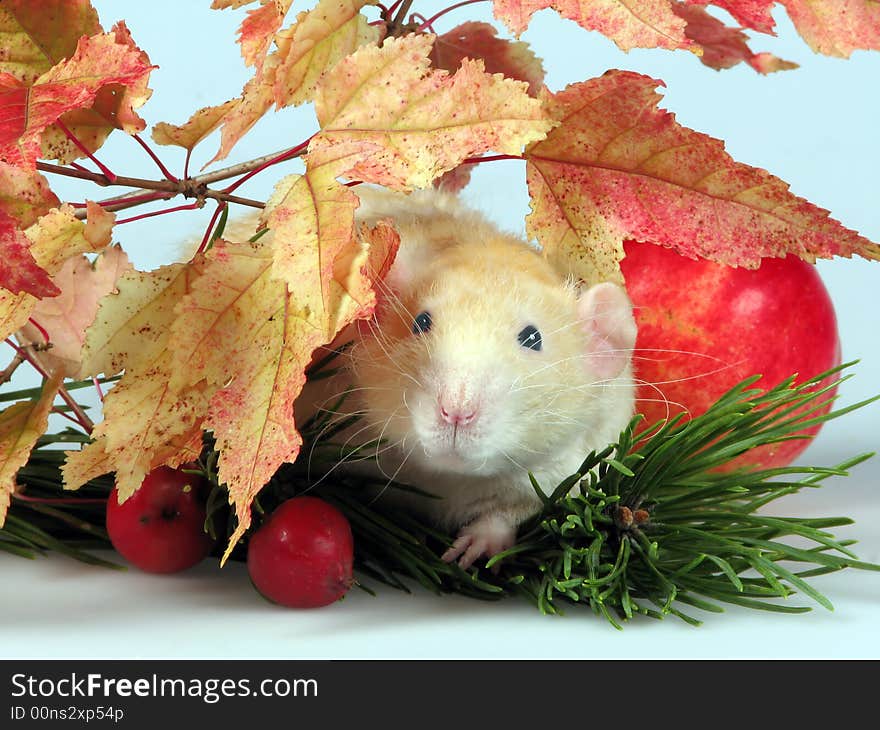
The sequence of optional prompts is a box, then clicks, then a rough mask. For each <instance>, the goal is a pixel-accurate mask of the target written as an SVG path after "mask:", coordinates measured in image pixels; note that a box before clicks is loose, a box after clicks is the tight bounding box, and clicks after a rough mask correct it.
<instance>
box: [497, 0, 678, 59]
mask: <svg viewBox="0 0 880 730" xmlns="http://www.w3.org/2000/svg"><path fill="white" fill-rule="evenodd" d="M545 8H553V9H554V10H556V11H557V12H558V13H559V14H560V15H561V16H562V17H563V18H568V19H569V20H573V21H574V22H576V23H578V24H579V25H581V26H582V27H584V28H586V29H587V30H596V31H599V32H600V33H602V34H603V35H605V36H607V37H608V38H610V39H611V40H612V41H614V42H615V43H616V44H617V45H618V47H620V48H621V49H622V50H624V51H628V50H630V49H632V48H670V49H672V48H688V47H689V46H690V45H691V42H690V41H689V40H688V39H687V37H686V36H685V34H684V21H683V20H681V18H679V17H677V16H676V15H675V13H673V12H672V8H671V7H670V0H591V1H590V2H584V0H495V17H496V18H498V19H499V20H501V21H503V22H504V23H505V25H507V27H508V28H510V29H511V30H512V31H513V32H514V33H516V34H517V35H519V34H520V33H522V32H523V31H524V30H525V29H526V26H528V24H529V21H530V20H531V17H532V15H533V14H534V13H536V12H538V11H539V10H543V9H545Z"/></svg>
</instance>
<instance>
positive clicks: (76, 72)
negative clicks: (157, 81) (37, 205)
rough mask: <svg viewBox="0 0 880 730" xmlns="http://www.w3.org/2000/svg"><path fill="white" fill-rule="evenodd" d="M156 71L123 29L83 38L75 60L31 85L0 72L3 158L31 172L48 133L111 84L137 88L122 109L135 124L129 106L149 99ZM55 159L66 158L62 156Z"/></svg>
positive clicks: (0, 149) (54, 68) (62, 63)
mask: <svg viewBox="0 0 880 730" xmlns="http://www.w3.org/2000/svg"><path fill="white" fill-rule="evenodd" d="M152 68H153V66H151V65H150V63H149V61H148V59H146V56H145V54H144V53H143V51H141V50H139V49H138V48H137V47H136V46H134V44H133V43H132V42H131V39H130V36H128V33H127V31H126V30H125V29H124V26H120V27H118V28H117V29H116V30H115V31H114V32H112V33H103V34H98V35H94V36H91V37H83V38H81V39H80V41H79V43H78V45H77V47H76V52H75V53H74V54H73V56H71V57H70V58H68V59H65V60H63V61H60V62H59V63H57V64H55V65H54V66H52V67H51V68H50V69H49V70H48V71H46V72H45V73H43V74H41V75H40V76H38V77H37V78H36V79H35V80H34V81H33V83H31V84H28V83H26V82H24V81H22V80H21V79H19V78H17V77H15V76H13V75H12V74H9V73H0V108H2V109H3V113H2V114H0V159H2V160H4V161H6V162H10V163H12V164H15V165H18V166H21V167H24V168H32V167H33V165H34V162H35V160H36V158H37V157H38V156H39V155H40V154H41V142H42V137H43V134H44V132H45V130H46V129H47V128H48V127H49V126H50V125H51V124H53V123H54V122H55V121H56V120H58V119H59V117H61V116H62V115H64V114H65V113H68V112H70V111H72V110H76V109H83V108H86V107H89V106H90V105H92V104H93V103H94V102H95V100H96V98H97V96H98V94H99V92H100V91H101V90H102V89H103V88H105V87H107V86H108V85H111V84H112V85H121V86H123V87H131V88H133V89H137V92H136V94H135V97H136V98H131V99H129V100H128V102H127V107H126V106H123V107H120V109H122V110H125V109H126V108H127V109H128V110H129V111H128V112H123V113H122V116H123V117H124V118H126V119H127V120H128V121H129V122H131V121H132V115H133V114H134V113H133V111H131V108H133V107H134V106H136V105H139V104H142V103H143V102H144V101H145V100H146V98H147V96H148V95H149V90H148V89H147V88H146V79H147V78H148V76H149V73H150V71H151V70H152ZM123 96H125V95H123ZM117 111H119V110H117ZM140 124H141V125H142V124H143V123H142V122H140ZM51 156H62V155H61V152H58V154H57V155H56V154H52V155H51Z"/></svg>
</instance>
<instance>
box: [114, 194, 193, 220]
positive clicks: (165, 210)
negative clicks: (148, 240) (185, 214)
mask: <svg viewBox="0 0 880 730" xmlns="http://www.w3.org/2000/svg"><path fill="white" fill-rule="evenodd" d="M204 204H205V201H204V200H197V201H196V202H195V203H189V204H188V205H176V206H174V207H173V208H163V209H162V210H154V211H151V212H150V213H142V214H141V215H135V216H132V217H131V218H122V219H121V220H118V221H116V225H117V226H118V225H122V224H123V223H133V222H134V221H140V220H143V219H144V218H154V217H155V216H157V215H165V214H166V213H176V212H177V211H179V210H196V209H198V208H201V207H202V206H204Z"/></svg>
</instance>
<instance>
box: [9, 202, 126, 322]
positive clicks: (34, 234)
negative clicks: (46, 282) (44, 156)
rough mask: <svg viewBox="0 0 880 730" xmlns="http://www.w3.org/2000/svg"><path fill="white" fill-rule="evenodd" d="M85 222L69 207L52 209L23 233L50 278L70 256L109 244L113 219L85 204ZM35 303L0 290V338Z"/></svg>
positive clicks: (32, 298)
mask: <svg viewBox="0 0 880 730" xmlns="http://www.w3.org/2000/svg"><path fill="white" fill-rule="evenodd" d="M87 211H88V218H87V220H86V222H83V221H81V220H78V219H77V218H76V216H75V215H74V210H73V208H71V207H70V206H67V205H65V206H62V207H61V208H54V209H52V210H50V211H49V212H48V213H46V214H45V215H43V216H41V217H40V218H39V219H38V220H37V221H36V222H34V223H33V224H32V225H31V226H29V227H28V228H27V229H26V230H25V231H24V236H25V237H26V238H27V240H28V242H29V248H28V250H29V253H30V255H31V256H32V257H33V260H34V261H35V262H36V264H37V266H39V267H40V268H41V269H42V270H44V271H46V272H47V273H48V274H49V275H50V276H51V275H53V274H55V273H57V272H58V270H59V269H61V267H62V265H63V264H64V262H65V261H66V260H67V259H69V258H70V257H71V256H76V255H77V254H81V253H85V252H88V251H100V250H102V249H103V248H105V247H106V246H107V245H109V243H110V233H111V230H112V227H113V221H114V219H115V216H114V215H113V214H112V213H107V212H106V211H104V209H103V208H101V206H99V205H97V204H96V203H92V202H90V203H88V206H87ZM37 301H38V299H37V298H36V297H35V296H33V294H30V293H27V292H21V293H18V294H15V293H13V292H10V291H4V290H3V289H0V337H3V338H5V337H8V336H9V335H10V334H12V333H13V332H15V331H16V330H18V329H21V328H22V327H23V326H24V325H25V324H26V323H27V321H28V317H30V315H31V313H32V312H33V310H34V307H35V306H36V304H37Z"/></svg>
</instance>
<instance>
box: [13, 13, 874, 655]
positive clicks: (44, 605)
mask: <svg viewBox="0 0 880 730" xmlns="http://www.w3.org/2000/svg"><path fill="white" fill-rule="evenodd" d="M93 2H94V5H95V6H96V7H97V9H98V11H99V14H100V17H101V20H102V22H103V24H104V26H105V28H109V27H110V26H111V25H112V24H113V23H114V22H115V21H116V20H118V19H120V18H124V19H125V20H126V21H127V23H128V25H129V28H130V29H131V31H132V34H133V36H134V39H135V41H136V42H137V43H138V44H139V45H140V46H141V47H142V48H144V49H145V50H146V51H147V52H148V53H149V54H150V57H151V59H152V61H153V62H154V63H156V64H158V65H159V66H160V68H159V69H158V70H157V71H155V72H154V73H153V76H152V83H151V86H152V87H153V89H155V92H154V94H153V98H152V99H151V100H150V101H149V102H148V103H147V105H146V106H145V107H144V108H143V110H142V115H143V116H144V117H145V119H146V120H147V122H148V124H153V123H155V122H158V121H171V122H175V123H180V122H183V121H184V120H185V119H186V118H188V116H189V115H190V113H191V112H192V111H194V110H195V109H197V108H200V107H202V106H205V105H208V104H216V103H220V102H222V101H225V100H226V99H227V98H231V97H233V96H236V95H237V94H238V93H239V92H240V90H241V87H242V86H243V84H244V83H245V81H246V80H247V78H248V76H249V71H248V70H246V69H245V68H244V66H243V63H242V62H241V59H240V57H239V56H238V49H237V47H236V46H235V45H234V43H233V39H234V36H235V30H236V28H237V26H238V23H239V22H240V20H241V17H242V16H243V14H242V12H241V11H238V12H230V11H224V12H218V11H210V10H208V7H207V6H208V5H209V2H208V0H199V1H198V2H196V1H195V0H193V1H191V2H186V3H183V2H170V1H169V0H153V2H150V3H142V2H134V1H133V0H128V1H120V0H116V1H115V2H111V1H110V0H93ZM445 4H446V3H445V2H444V3H439V2H428V1H427V0H420V1H419V0H417V2H416V3H415V6H414V10H416V11H419V12H422V13H423V14H426V15H430V14H432V13H433V12H436V10H439V9H440V8H442V7H444V5H445ZM295 6H296V8H300V7H306V4H303V5H300V4H299V3H296V4H295ZM722 17H723V15H722ZM775 17H776V19H777V21H778V32H779V38H778V39H772V38H767V37H764V36H761V37H760V38H759V39H757V40H755V41H754V42H753V49H754V50H756V51H761V50H768V51H772V52H774V53H776V54H777V55H780V56H782V57H783V58H786V59H789V60H793V61H796V62H798V63H800V64H801V68H800V69H798V70H796V71H791V72H786V73H779V74H774V75H772V76H770V77H761V76H759V75H757V74H756V73H755V72H753V71H752V70H751V69H749V68H747V67H745V65H741V66H740V67H738V68H735V69H732V70H728V71H724V72H716V71H714V70H711V69H708V68H706V67H704V66H702V65H701V64H700V63H699V62H698V60H697V59H696V58H694V57H692V56H691V55H690V54H689V53H687V52H675V53H670V52H668V51H659V50H655V51H634V52H631V53H629V54H623V53H621V52H620V51H618V50H617V49H616V48H615V47H614V46H613V44H612V43H611V42H610V41H608V40H606V39H604V38H603V37H601V36H599V35H598V34H595V33H587V32H585V31H583V30H582V29H580V28H578V27H577V26H575V25H574V24H572V23H569V22H567V21H561V20H559V19H558V18H557V17H556V16H555V15H554V14H553V13H552V12H550V11H545V12H542V13H539V14H538V15H537V16H536V17H535V19H534V21H533V23H532V26H531V28H530V29H529V30H528V31H527V32H526V33H525V34H524V36H523V38H524V39H525V40H527V41H529V42H530V43H532V44H533V48H534V49H535V51H536V52H537V53H538V55H540V56H541V57H543V58H544V59H545V67H546V69H547V71H548V73H547V84H548V86H549V87H550V88H551V89H553V90H558V89H561V88H562V87H563V86H564V85H565V84H567V83H571V82H574V81H580V80H584V79H587V78H591V77H593V76H596V75H599V74H601V73H602V72H604V71H605V70H606V69H608V68H625V69H631V70H635V71H640V72H642V73H646V74H649V75H651V76H652V77H654V78H657V79H662V80H663V81H664V82H665V84H666V87H667V88H666V90H665V100H664V102H663V104H664V106H665V107H666V108H668V109H669V110H671V111H673V112H675V113H676V115H677V117H678V119H679V121H681V122H682V123H683V124H685V125H687V126H689V127H692V128H694V129H697V130H699V131H702V132H706V133H708V134H711V135H712V136H715V137H719V138H721V139H724V140H725V142H726V144H727V148H728V150H729V151H730V153H731V154H732V155H733V156H734V157H735V158H736V159H737V160H739V161H742V162H746V163H749V164H753V165H757V166H761V167H764V168H766V169H768V170H770V172H772V173H774V174H776V175H778V176H779V177H781V178H783V179H784V180H786V181H788V182H789V183H790V184H791V187H792V190H793V191H794V192H795V193H796V194H798V195H801V196H803V197H806V198H807V199H809V200H810V201H812V202H814V203H816V204H818V205H821V206H822V207H825V208H827V209H829V210H830V211H831V212H832V215H833V216H834V217H835V218H836V219H838V220H840V221H842V222H843V223H844V224H845V225H847V226H848V227H850V228H854V229H856V230H858V231H859V232H860V233H862V234H863V235H865V236H867V237H868V238H870V239H871V240H874V241H880V184H878V182H877V171H878V169H880V138H878V119H880V94H878V79H880V54H877V53H874V54H869V53H865V52H857V53H856V54H855V55H854V56H853V58H852V59H851V60H849V61H843V60H838V59H829V58H824V57H819V56H815V55H813V54H812V52H811V51H810V50H809V48H808V47H807V46H806V45H805V44H804V43H803V42H802V41H801V40H800V39H799V38H798V37H797V35H796V34H795V32H794V29H793V28H792V26H791V24H790V23H789V22H788V20H787V18H786V17H785V15H784V13H783V12H781V11H779V12H777V13H776V14H775ZM467 19H486V20H488V19H489V17H488V12H487V11H486V9H485V8H484V6H483V5H482V4H480V5H477V6H473V7H467V8H463V9H461V10H459V11H455V12H453V13H451V14H450V15H448V16H446V17H445V18H444V19H443V20H442V21H440V22H438V24H437V26H436V27H437V29H438V31H440V32H443V31H445V30H448V29H450V28H452V27H453V26H454V25H456V24H457V23H459V22H463V21H464V20H467ZM313 131H315V121H314V115H313V113H312V111H311V109H310V107H308V106H306V107H303V108H300V109H296V110H287V111H285V112H283V113H280V114H278V115H277V116H276V117H275V118H272V119H268V120H266V121H264V122H261V123H260V124H259V125H258V126H257V127H256V129H255V130H254V131H253V132H252V133H251V134H250V135H249V136H248V137H247V138H246V139H245V140H243V141H242V143H241V144H240V145H238V146H237V147H236V149H235V150H234V152H233V155H232V156H231V157H230V158H229V160H228V162H229V163H232V162H236V161H239V160H247V159H250V158H253V157H256V156H258V155H262V154H266V153H268V152H273V151H276V150H281V149H284V148H286V147H289V146H290V145H292V144H295V143H297V142H299V141H301V140H302V139H305V138H306V137H307V136H308V135H310V134H311V133H312V132H313ZM216 145H217V141H216V138H212V139H211V140H209V141H208V142H207V143H205V144H204V145H203V146H202V147H200V148H199V149H198V151H197V154H196V157H195V160H196V166H198V165H200V164H202V163H203V162H204V161H205V160H207V159H209V158H210V157H211V156H213V153H214V152H215V151H216ZM161 154H162V157H163V159H164V160H166V162H168V163H169V164H170V165H171V169H172V171H174V172H179V171H180V159H181V158H180V156H179V155H177V154H176V152H175V151H174V150H173V149H171V148H168V149H162V150H161ZM100 156H101V157H102V159H104V160H105V161H106V162H108V163H109V164H110V165H111V167H113V168H114V169H115V171H116V172H117V173H120V174H128V175H134V176H148V177H154V176H155V174H156V172H155V170H154V168H153V167H152V163H150V161H149V160H148V159H146V157H145V156H144V155H143V153H142V152H141V151H140V150H139V148H137V146H136V145H135V144H134V143H133V142H132V141H131V140H129V139H127V138H126V137H125V136H124V135H114V139H111V141H110V142H109V143H108V144H107V145H106V146H105V148H104V149H103V150H102V152H101V153H100ZM221 164H227V163H226V162H224V163H221ZM297 164H298V163H289V164H287V165H286V166H283V168H281V169H278V168H276V169H273V170H270V171H267V172H266V173H264V174H262V175H259V176H257V177H256V178H255V179H254V180H253V181H252V182H251V183H249V184H248V185H246V186H245V187H243V188H241V189H240V190H239V193H240V194H241V195H244V196H246V197H252V198H257V199H265V197H266V196H267V195H268V193H269V192H270V191H271V188H272V185H273V183H274V182H275V181H276V180H277V179H278V178H279V177H280V176H281V175H282V174H286V173H287V172H293V171H296V170H297V169H298V168H297ZM523 178H524V174H523V168H522V163H520V162H502V163H491V164H486V165H482V166H480V167H479V169H478V170H477V171H476V172H475V175H474V181H473V183H472V184H471V186H470V187H469V188H468V189H467V191H466V195H467V197H468V199H469V200H470V201H471V202H472V203H473V204H474V205H476V206H477V207H480V208H482V209H484V210H486V211H487V212H488V214H489V215H490V216H491V217H492V218H493V219H494V220H496V221H497V222H498V223H499V224H500V225H502V226H504V227H506V228H508V229H512V230H522V228H523V224H522V220H523V216H524V215H525V213H526V212H527V195H526V191H525V184H524V179H523ZM52 183H53V185H54V186H55V188H56V190H58V191H59V193H60V194H61V195H63V196H64V195H69V196H70V199H74V200H75V199H82V197H83V196H84V195H89V196H90V197H94V198H102V197H106V196H107V195H108V194H109V193H107V191H104V190H98V189H92V190H88V191H87V192H84V191H83V190H82V189H80V190H79V192H77V191H76V188H74V187H72V186H70V185H69V184H67V183H66V181H60V182H59V181H57V180H55V179H53V180H52ZM174 204H177V203H174ZM210 212H211V211H210V208H206V209H205V210H204V211H200V212H198V213H185V214H177V215H172V216H167V217H160V218H156V219H153V220H151V221H149V222H142V223H134V224H130V225H126V226H122V227H121V228H119V229H118V230H119V240H120V241H121V242H122V244H123V246H124V247H125V248H126V250H127V251H128V252H129V254H130V255H131V256H132V258H133V259H134V261H135V263H136V265H137V266H138V267H139V268H142V269H147V268H152V267H155V266H157V265H159V264H162V263H167V262H168V261H170V260H173V259H175V258H177V257H178V255H179V253H180V252H181V250H182V248H183V247H182V244H181V241H182V240H184V239H185V238H187V237H191V236H193V235H196V236H197V235H200V234H201V231H202V230H203V229H204V226H205V224H206V222H207V218H208V216H209V215H210ZM123 215H127V214H123ZM877 266H878V264H870V263H867V262H864V261H846V260H843V259H838V260H834V261H830V262H821V263H820V264H819V268H820V272H821V274H822V276H823V278H824V280H825V282H826V284H827V286H828V288H829V291H830V292H831V296H832V298H833V300H834V303H835V308H836V310H837V314H838V320H839V327H840V333H841V339H842V343H843V353H844V359H855V358H859V359H861V361H862V362H861V364H860V365H859V366H858V367H857V369H856V373H857V377H856V378H855V379H854V380H853V381H850V382H847V383H845V384H844V385H843V386H842V387H841V389H840V402H841V404H842V405H845V404H848V403H852V402H855V401H857V400H860V399H863V398H865V397H869V396H871V395H873V394H875V393H877V392H880V347H878V344H877V335H876V331H877V328H876V325H875V316H876V315H875V308H876V290H877V287H876V284H874V285H873V286H872V283H873V282H876V281H877V280H878V276H880V270H878V269H877ZM772 336H773V333H772V332H768V333H767V337H772ZM16 384H18V382H17V383H16ZM7 387H9V386H7ZM878 426H880V407H878V406H877V405H875V406H872V407H869V408H866V409H864V410H862V411H860V412H857V413H854V414H851V415H849V416H847V417H846V418H844V419H843V420H841V421H838V422H834V423H832V424H830V425H829V426H828V427H826V428H825V429H824V430H823V432H822V433H821V434H820V436H819V437H818V438H817V439H816V441H815V442H814V444H813V445H812V446H811V447H810V449H809V450H808V451H807V452H806V453H805V454H804V456H803V457H802V459H801V461H802V462H803V463H812V464H831V463H835V462H839V461H841V460H843V459H845V458H847V457H849V456H851V455H853V454H855V453H859V452H863V451H871V450H874V449H876V448H877V446H878V437H877V432H878ZM878 484H880V460H877V459H874V460H872V461H871V462H869V463H868V464H866V465H863V466H861V467H859V468H857V469H856V470H855V471H854V473H853V475H852V476H851V477H849V478H847V479H838V480H836V481H834V482H831V483H829V484H828V486H827V487H825V488H823V489H822V490H819V491H809V492H807V493H802V494H800V495H794V496H792V497H789V498H787V499H786V500H785V501H784V502H783V503H782V504H780V505H778V506H777V507H776V508H775V510H774V511H775V512H776V513H785V514H792V515H795V514H796V515H803V516H819V515H823V516H824V515H849V516H852V517H854V518H855V519H856V520H857V524H856V525H854V526H852V527H849V528H840V529H839V530H838V531H837V532H838V535H839V536H841V537H852V538H855V539H858V540H859V545H858V546H857V548H856V549H857V551H858V552H859V554H860V556H861V557H862V558H863V559H865V560H869V561H875V562H880V529H878V527H877V525H878V524H880V496H878V489H880V487H878ZM815 584H816V586H817V587H818V588H819V589H820V590H822V591H823V592H825V593H826V594H827V595H828V596H829V597H830V598H831V599H832V601H833V602H834V603H835V606H836V611H835V612H834V613H829V612H826V611H824V610H823V609H821V608H817V610H816V611H814V612H813V613H811V614H807V615H803V616H783V615H775V614H764V613H757V612H749V611H745V610H740V609H736V608H731V609H729V610H728V612H727V613H725V614H723V615H706V616H705V618H706V621H707V623H706V625H705V626H704V627H703V628H701V629H693V628H690V627H688V626H686V625H684V624H682V623H681V622H678V621H677V620H675V619H669V620H667V621H664V622H662V623H661V622H655V621H651V620H647V619H645V620H638V621H636V622H634V623H632V624H630V625H629V626H627V628H626V630H625V631H624V632H623V633H619V632H616V631H614V630H613V629H611V628H609V627H608V626H606V625H605V624H604V622H603V621H602V620H600V619H596V618H595V617H593V616H592V614H591V613H590V612H589V611H588V610H583V611H579V610H575V609H570V610H569V612H568V615H567V616H566V617H564V618H552V617H543V616H541V615H540V614H539V613H538V612H537V611H536V610H535V609H534V608H532V607H531V606H530V605H529V604H526V603H524V602H518V601H517V600H515V599H511V600H508V601H505V602H503V603H500V604H484V603H482V602H478V601H473V600H470V599H463V598H459V597H449V596H447V597H442V598H437V597H434V596H433V595H430V594H426V593H424V592H422V591H420V590H418V589H417V592H416V593H415V594H414V595H412V596H407V595H403V594H398V593H397V592H395V591H392V590H391V589H383V590H381V593H380V595H379V597H378V598H372V597H370V596H368V595H366V594H363V593H362V592H360V591H357V590H353V591H352V592H351V593H350V594H349V596H348V597H347V598H346V599H345V600H344V601H342V602H340V603H338V604H335V605H333V606H330V607H328V608H325V609H321V610H317V611H308V612H298V611H290V610H285V609H281V608H278V607H275V606H272V605H270V604H268V603H266V602H265V601H263V600H262V599H261V598H260V597H259V595H258V594H257V593H256V592H255V591H254V590H253V589H252V587H251V586H250V584H249V581H248V579H247V574H246V571H245V570H244V568H243V566H240V565H231V566H228V567H227V568H225V569H224V570H222V571H219V570H218V569H217V568H216V566H215V565H214V564H212V563H210V562H208V563H205V564H203V565H202V566H200V567H198V568H197V569H195V570H193V571H190V572H188V573H185V574H182V575H177V576H171V577H157V576H149V575H145V574H142V573H139V572H137V571H135V570H132V571H129V572H127V573H125V574H120V573H117V572H109V571H104V570H101V569H97V568H90V567H88V566H83V565H80V564H79V563H76V562H73V561H70V560H66V559H63V558H57V557H53V558H49V559H45V560H43V559H41V560H38V561H36V562H32V561H26V560H21V559H19V558H15V557H12V556H8V555H5V554H0V586H2V588H0V593H2V600H0V604H2V606H3V613H4V620H3V621H2V622H0V656H7V657H25V656H76V657H111V656H113V657H115V656H118V657H128V656H138V657H155V656H159V657H209V656H221V657H224V656H227V657H290V658H306V657H324V658H344V657H615V658H617V657H873V658H877V657H880V632H877V631H876V623H875V619H876V618H878V617H880V610H878V609H880V573H862V572H856V571H847V572H844V573H840V574H837V575H832V576H826V577H824V578H821V579H816V580H815Z"/></svg>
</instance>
